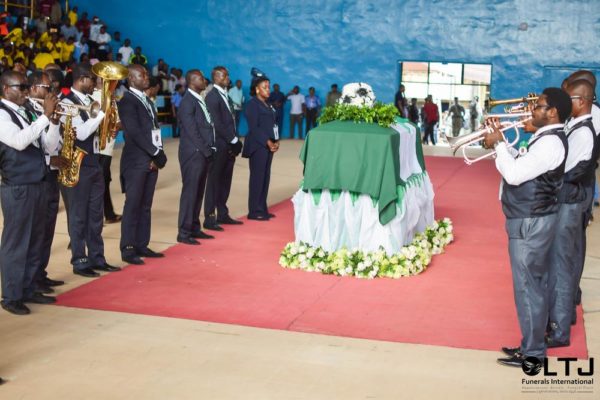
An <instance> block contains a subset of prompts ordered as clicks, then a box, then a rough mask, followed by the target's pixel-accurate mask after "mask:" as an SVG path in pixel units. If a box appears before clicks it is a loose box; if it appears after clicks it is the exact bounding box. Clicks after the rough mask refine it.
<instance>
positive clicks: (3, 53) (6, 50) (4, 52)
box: [0, 43, 14, 68]
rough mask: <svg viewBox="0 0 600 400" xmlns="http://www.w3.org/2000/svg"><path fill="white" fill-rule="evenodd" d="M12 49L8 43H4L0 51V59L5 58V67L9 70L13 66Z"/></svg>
mask: <svg viewBox="0 0 600 400" xmlns="http://www.w3.org/2000/svg"><path fill="white" fill-rule="evenodd" d="M13 55H14V52H13V48H12V46H11V45H10V43H5V44H4V47H3V48H1V49H0V59H2V58H4V57H6V65H7V66H8V67H10V68H12V66H13Z"/></svg>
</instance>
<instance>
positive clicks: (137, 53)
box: [129, 46, 148, 66]
mask: <svg viewBox="0 0 600 400" xmlns="http://www.w3.org/2000/svg"><path fill="white" fill-rule="evenodd" d="M129 64H139V65H144V66H145V65H146V64H148V58H146V56H145V55H143V54H142V48H141V47H140V46H138V47H136V48H135V50H134V51H133V54H132V55H131V57H129Z"/></svg>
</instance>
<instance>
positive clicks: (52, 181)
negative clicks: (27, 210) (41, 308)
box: [25, 71, 68, 293]
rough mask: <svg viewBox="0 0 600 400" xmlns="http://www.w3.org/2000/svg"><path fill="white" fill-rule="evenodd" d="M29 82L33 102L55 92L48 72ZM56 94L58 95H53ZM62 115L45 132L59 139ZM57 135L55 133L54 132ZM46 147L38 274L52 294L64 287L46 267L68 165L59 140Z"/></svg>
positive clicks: (38, 112)
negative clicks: (61, 183)
mask: <svg viewBox="0 0 600 400" xmlns="http://www.w3.org/2000/svg"><path fill="white" fill-rule="evenodd" d="M27 82H28V83H29V85H30V89H29V97H30V98H32V99H38V100H43V99H44V98H45V97H46V96H47V95H48V93H52V83H51V81H50V77H49V75H48V74H47V73H45V72H41V71H35V72H32V73H31V75H29V77H28V78H27ZM54 94H57V93H54ZM25 108H26V109H27V110H29V111H30V112H31V113H32V115H34V116H35V118H36V119H37V118H40V117H41V116H42V115H43V114H44V110H43V108H42V107H40V106H39V105H38V104H37V103H34V102H33V101H28V102H27V103H25ZM58 116H59V115H58V114H53V116H52V117H51V119H50V121H51V124H50V126H49V127H48V128H46V131H47V132H48V133H49V134H51V136H54V135H56V137H59V136H60V132H59V125H58V124H59V121H58V119H57V117H58ZM54 130H55V131H56V132H53V131H54ZM44 147H45V149H44V150H45V153H46V154H45V156H46V157H45V158H46V165H47V166H48V168H49V171H48V174H47V175H46V181H45V182H44V185H45V186H46V201H47V203H46V204H47V206H46V209H45V213H46V221H45V227H46V228H45V232H44V239H43V243H42V254H41V265H40V269H39V270H38V272H37V274H36V278H35V281H36V286H37V289H36V290H38V291H40V292H42V293H52V292H53V291H54V290H53V289H52V286H60V285H63V284H64V282H63V281H57V280H54V279H50V278H48V273H47V272H46V268H47V267H48V263H49V262H50V250H51V248H52V242H53V240H54V230H55V228H56V217H57V215H58V204H59V200H60V191H59V184H58V181H57V178H58V170H59V169H60V168H64V167H66V166H67V165H68V163H67V161H66V160H65V159H64V158H62V157H61V156H60V155H59V151H60V148H61V144H60V141H57V142H56V145H55V146H53V147H52V148H47V147H46V146H44Z"/></svg>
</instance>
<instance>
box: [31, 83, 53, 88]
mask: <svg viewBox="0 0 600 400" xmlns="http://www.w3.org/2000/svg"><path fill="white" fill-rule="evenodd" d="M32 86H34V87H41V88H46V89H50V88H51V86H50V85H41V84H40V85H32Z"/></svg>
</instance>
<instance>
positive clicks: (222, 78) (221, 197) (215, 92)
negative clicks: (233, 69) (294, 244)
mask: <svg viewBox="0 0 600 400" xmlns="http://www.w3.org/2000/svg"><path fill="white" fill-rule="evenodd" d="M212 81H213V83H214V86H213V88H212V90H211V91H210V92H208V94H207V95H206V105H207V106H208V111H209V112H210V115H211V117H212V118H213V123H214V125H215V132H216V137H217V140H216V147H217V153H216V154H215V160H214V162H213V164H212V166H211V168H210V171H209V173H208V180H207V184H206V195H205V201H204V227H205V228H206V229H211V230H215V231H222V230H223V228H222V227H221V224H228V225H237V224H241V223H242V222H241V221H237V220H235V219H233V218H231V216H229V209H228V208H227V200H228V199H229V192H230V191H231V180H232V177H233V166H234V165H235V158H236V157H237V156H238V155H239V154H240V153H241V152H242V142H241V141H240V140H239V138H238V137H237V132H236V127H235V119H234V116H233V105H232V104H230V102H229V97H228V94H227V87H228V86H229V72H228V71H227V69H226V68H225V67H214V68H213V70H212Z"/></svg>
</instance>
